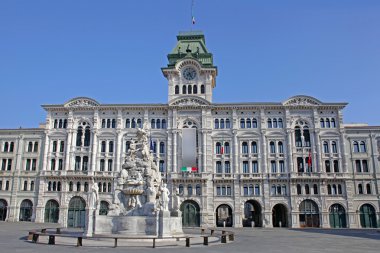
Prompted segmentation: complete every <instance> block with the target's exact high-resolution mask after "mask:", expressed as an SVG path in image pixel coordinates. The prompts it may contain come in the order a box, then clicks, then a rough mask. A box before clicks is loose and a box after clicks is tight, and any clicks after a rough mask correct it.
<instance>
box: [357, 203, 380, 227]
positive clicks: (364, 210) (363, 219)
mask: <svg viewBox="0 0 380 253" xmlns="http://www.w3.org/2000/svg"><path fill="white" fill-rule="evenodd" d="M360 225H361V226H362V228H376V227H377V222H376V211H375V208H374V207H373V206H372V205H370V204H364V205H362V206H361V207H360Z"/></svg>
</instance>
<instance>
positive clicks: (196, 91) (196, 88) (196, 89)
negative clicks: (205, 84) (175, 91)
mask: <svg viewBox="0 0 380 253" xmlns="http://www.w3.org/2000/svg"><path fill="white" fill-rule="evenodd" d="M197 93H198V87H197V86H196V85H194V86H193V94H197Z"/></svg>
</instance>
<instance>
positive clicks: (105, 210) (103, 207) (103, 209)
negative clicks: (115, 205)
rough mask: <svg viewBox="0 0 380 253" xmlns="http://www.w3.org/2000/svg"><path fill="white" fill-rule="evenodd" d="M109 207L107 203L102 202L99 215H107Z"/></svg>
mask: <svg viewBox="0 0 380 253" xmlns="http://www.w3.org/2000/svg"><path fill="white" fill-rule="evenodd" d="M108 210H109V205H108V202H107V201H100V208H99V215H107V214H108Z"/></svg>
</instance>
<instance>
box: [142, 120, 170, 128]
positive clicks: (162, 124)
mask: <svg viewBox="0 0 380 253" xmlns="http://www.w3.org/2000/svg"><path fill="white" fill-rule="evenodd" d="M140 121H141V120H140ZM140 128H141V127H140ZM161 128H162V129H166V120H165V119H163V120H162V121H161Z"/></svg>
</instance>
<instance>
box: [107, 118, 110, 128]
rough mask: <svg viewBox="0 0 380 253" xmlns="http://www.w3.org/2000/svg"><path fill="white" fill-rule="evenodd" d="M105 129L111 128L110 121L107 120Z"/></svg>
mask: <svg viewBox="0 0 380 253" xmlns="http://www.w3.org/2000/svg"><path fill="white" fill-rule="evenodd" d="M107 128H111V120H110V119H107Z"/></svg>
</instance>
